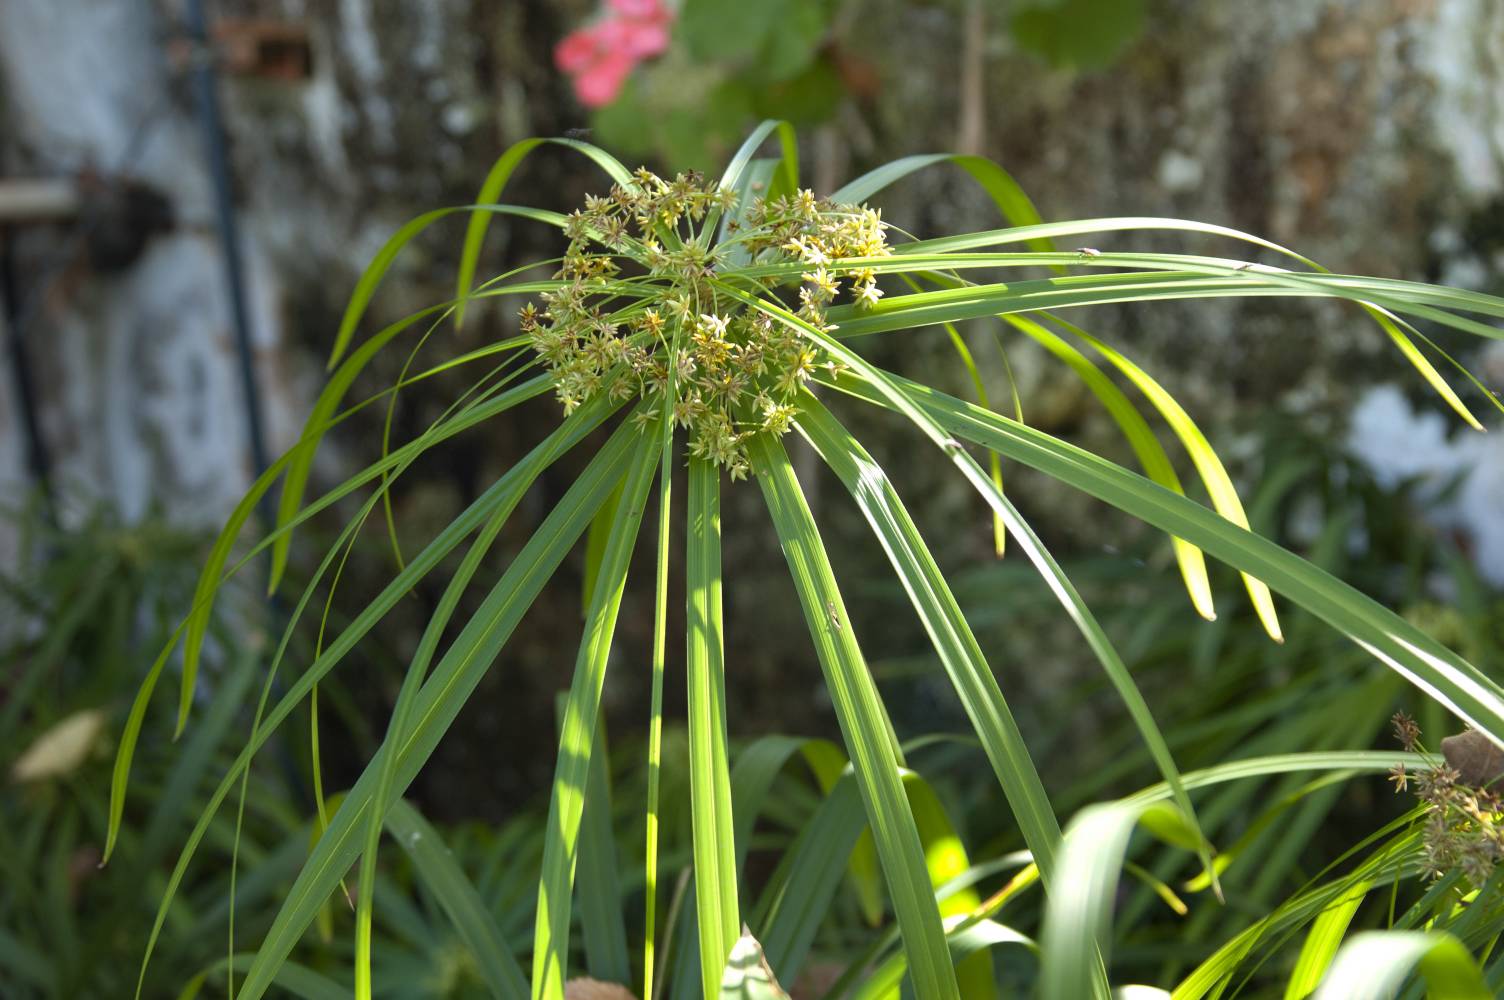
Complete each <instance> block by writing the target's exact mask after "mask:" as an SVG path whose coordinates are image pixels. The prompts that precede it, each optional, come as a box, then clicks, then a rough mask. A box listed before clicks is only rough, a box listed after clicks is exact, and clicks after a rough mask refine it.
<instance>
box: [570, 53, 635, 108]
mask: <svg viewBox="0 0 1504 1000" xmlns="http://www.w3.org/2000/svg"><path fill="white" fill-rule="evenodd" d="M636 65H637V60H635V59H633V58H632V57H631V56H630V55H627V54H626V53H625V52H621V51H615V52H609V53H607V54H606V55H605V56H604V57H603V58H601V59H600V60H599V61H597V62H596V63H594V64H593V65H592V66H591V67H590V68H589V69H587V70H585V72H583V73H578V74H576V75H575V78H574V96H575V97H578V98H579V99H580V103H581V104H583V105H585V107H587V108H598V107H601V106H602V105H606V104H610V103H611V102H612V101H614V100H616V95H617V94H619V93H621V87H622V84H624V83H626V82H627V77H628V76H630V75H631V73H632V67H634V66H636Z"/></svg>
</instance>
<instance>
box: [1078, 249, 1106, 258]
mask: <svg viewBox="0 0 1504 1000" xmlns="http://www.w3.org/2000/svg"><path fill="white" fill-rule="evenodd" d="M1076 252H1077V253H1078V254H1080V255H1081V256H1083V257H1100V256H1102V251H1100V250H1098V249H1096V248H1095V247H1077V248H1076Z"/></svg>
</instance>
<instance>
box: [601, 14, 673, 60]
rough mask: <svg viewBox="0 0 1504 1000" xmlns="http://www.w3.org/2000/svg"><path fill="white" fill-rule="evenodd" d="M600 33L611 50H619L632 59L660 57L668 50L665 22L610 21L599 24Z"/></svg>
mask: <svg viewBox="0 0 1504 1000" xmlns="http://www.w3.org/2000/svg"><path fill="white" fill-rule="evenodd" d="M601 31H602V33H603V35H604V36H605V37H606V38H607V39H608V40H609V44H610V47H611V48H614V49H619V50H621V51H623V52H625V53H627V54H628V55H630V56H631V57H632V58H633V59H648V58H651V57H652V56H656V55H662V54H663V51H664V50H665V49H667V48H668V24H667V23H666V22H662V23H660V22H656V21H638V20H628V19H627V18H621V19H611V20H608V21H605V22H603V23H602V24H601Z"/></svg>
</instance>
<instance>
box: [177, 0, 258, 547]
mask: <svg viewBox="0 0 1504 1000" xmlns="http://www.w3.org/2000/svg"><path fill="white" fill-rule="evenodd" d="M184 14H185V20H186V25H185V26H186V28H187V32H188V38H189V41H190V42H191V43H192V46H193V60H192V69H191V75H192V78H193V91H194V98H195V101H196V103H197V104H198V120H199V128H200V129H201V131H202V132H203V140H204V155H205V158H206V159H207V160H208V166H209V176H210V180H211V181H212V182H213V185H214V211H215V217H216V221H217V225H218V228H219V242H220V248H221V250H222V252H223V253H224V259H225V289H226V291H227V292H228V293H229V296H230V319H231V322H232V323H233V325H234V328H235V350H236V353H237V354H238V355H239V360H240V389H241V395H242V401H243V403H244V405H245V419H246V432H247V434H248V436H249V438H250V446H251V464H252V465H254V466H255V471H254V472H253V473H252V474H253V476H259V475H261V473H262V472H264V471H266V467H267V465H268V464H269V460H268V458H267V453H266V437H265V433H264V432H263V429H262V428H263V423H262V411H261V393H260V389H259V387H258V385H257V383H256V369H255V363H254V355H253V351H252V347H251V324H250V309H249V306H248V304H247V302H246V296H245V280H244V265H243V262H242V258H241V255H240V233H239V230H238V228H237V227H236V224H235V202H234V197H233V191H232V188H231V184H230V165H229V162H228V159H227V157H226V156H225V131H224V124H223V120H222V118H221V116H220V112H219V79H218V73H217V72H216V71H215V67H214V59H213V51H212V49H211V48H210V47H209V31H208V27H207V25H206V23H205V21H204V5H203V0H188V2H187V5H186V10H185V12H184ZM261 512H262V516H263V517H265V516H266V515H267V513H268V509H267V504H266V500H265V498H264V497H263V500H262V504H261ZM266 527H267V528H268V529H269V528H270V527H271V521H269V520H268V521H267V523H266Z"/></svg>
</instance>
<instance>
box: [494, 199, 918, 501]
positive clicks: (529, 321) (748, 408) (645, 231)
mask: <svg viewBox="0 0 1504 1000" xmlns="http://www.w3.org/2000/svg"><path fill="white" fill-rule="evenodd" d="M633 176H634V182H633V184H631V185H617V186H615V187H613V188H612V189H611V192H610V193H609V194H608V195H607V196H606V197H594V196H592V197H588V198H587V199H586V201H585V206H584V208H583V209H580V210H578V211H576V212H574V213H573V214H572V215H570V216H569V218H568V220H567V223H566V225H565V233H566V235H567V236H568V237H569V239H570V245H569V250H568V252H567V253H566V255H565V257H564V261H563V264H562V266H561V267H560V269H559V271H558V272H557V274H555V276H554V277H555V278H556V279H557V280H558V281H559V282H560V285H559V287H558V288H557V289H555V290H554V291H551V292H548V293H546V294H544V295H543V296H542V299H543V303H542V304H543V308H542V309H539V308H538V307H537V306H536V305H534V304H532V303H529V304H528V305H527V306H525V307H524V308H523V310H522V313H521V320H522V329H523V331H524V332H525V333H526V334H527V335H528V336H529V337H530V338H531V339H532V342H533V346H534V348H535V349H536V350H537V352H538V354H539V356H540V357H541V358H542V360H543V362H544V363H545V364H546V365H547V366H548V369H549V371H550V372H551V373H552V375H553V378H554V383H555V393H556V395H557V397H558V399H559V402H560V403H561V404H563V407H564V412H565V413H566V414H568V413H570V412H572V411H573V410H574V409H575V408H577V407H578V406H580V405H581V404H583V403H585V402H587V401H589V400H592V399H595V398H598V397H601V396H603V395H604V396H606V397H608V398H610V399H612V400H613V401H617V402H625V401H626V400H629V399H632V398H634V397H641V398H645V399H649V400H654V401H657V402H658V403H659V405H658V406H656V407H651V408H650V410H652V411H654V412H661V411H662V401H663V399H664V395H665V394H666V393H670V392H671V393H672V397H673V398H672V404H671V407H672V415H673V419H674V421H675V422H676V423H677V424H678V425H679V426H681V427H683V428H685V429H686V430H687V432H688V437H689V450H690V454H692V455H694V456H696V457H699V458H704V459H708V460H710V461H714V462H716V463H717V464H719V465H721V466H723V467H725V468H726V469H727V470H729V471H730V473H731V475H732V477H733V478H742V477H745V476H746V474H747V471H748V463H747V454H746V445H747V441H748V439H749V438H750V437H751V436H752V435H753V434H759V433H769V434H784V433H787V432H788V430H789V428H790V425H791V424H792V422H793V419H794V415H795V409H794V399H795V397H796V396H797V394H798V392H799V390H800V388H801V387H802V386H803V385H804V384H805V383H806V382H808V381H809V379H810V378H811V377H812V376H813V375H814V374H815V372H816V371H817V370H818V368H819V367H821V366H822V365H824V366H827V367H830V363H829V362H828V361H826V359H825V358H824V355H823V352H822V351H821V350H820V349H819V348H818V346H817V345H816V343H815V342H814V341H813V340H811V338H810V337H809V336H808V330H807V329H806V328H805V327H804V326H802V325H801V324H799V323H795V322H791V321H788V320H787V319H786V318H784V317H780V316H776V315H774V314H773V313H772V312H769V311H765V310H763V309H759V308H756V307H753V306H749V305H747V304H746V300H747V298H748V297H751V298H753V299H756V300H758V301H760V302H764V303H767V304H769V306H774V305H776V306H784V305H786V304H787V305H792V304H793V303H786V302H785V299H792V298H797V315H798V317H799V319H800V320H801V321H802V322H803V323H804V324H808V326H809V327H812V328H814V329H815V330H818V331H821V332H829V331H830V330H833V329H834V327H832V326H831V325H830V324H829V323H828V322H827V320H826V308H827V307H828V306H829V305H830V304H831V303H833V302H834V301H835V300H836V299H837V297H838V296H839V295H840V294H841V292H842V283H843V282H849V287H850V293H851V297H852V300H853V301H855V302H856V303H858V304H871V303H875V302H876V301H877V300H878V298H879V297H880V296H881V295H882V291H881V290H880V289H879V288H878V287H877V276H876V274H875V273H874V272H873V271H872V270H871V269H868V268H842V269H837V268H836V267H835V265H837V264H838V263H840V262H843V261H847V260H850V259H852V258H865V257H881V256H885V255H886V254H887V253H888V252H889V251H888V246H887V241H886V238H885V235H884V225H883V222H882V218H881V216H880V215H879V214H878V213H877V212H875V211H873V210H871V209H868V208H866V207H864V206H860V205H836V204H834V203H832V202H829V201H825V200H821V199H818V198H816V197H815V196H814V194H813V193H812V192H809V191H799V192H796V193H795V194H794V195H792V196H787V197H780V198H775V199H772V200H763V199H758V200H757V201H755V202H754V203H753V204H752V205H751V206H749V208H748V211H747V212H746V213H745V215H744V216H743V217H742V218H740V219H734V218H730V216H731V215H732V213H733V212H734V210H735V208H736V199H735V197H734V195H733V194H732V193H731V192H728V191H726V190H725V189H722V188H720V187H719V186H718V185H715V184H714V183H707V182H706V181H704V180H703V179H702V178H700V177H699V176H698V175H695V174H680V175H679V176H678V177H676V178H675V179H674V180H673V181H665V180H663V179H662V178H660V177H658V176H656V175H654V174H652V173H651V172H649V171H647V170H639V171H637V173H636V174H634V175H633ZM723 217H725V218H727V219H728V221H727V222H726V224H725V232H726V233H727V238H726V240H725V241H724V242H723V243H721V244H719V245H717V246H716V247H714V248H710V247H708V242H709V241H708V240H706V239H704V238H703V237H702V235H701V233H702V232H706V231H709V230H710V229H711V228H712V227H713V226H715V225H716V224H717V223H718V221H719V219H721V218H723ZM697 226H698V228H699V230H700V232H697ZM735 248H740V249H741V251H743V252H744V253H745V254H747V255H748V256H749V257H750V259H751V260H752V261H753V262H754V263H756V264H767V263H798V264H799V265H801V266H800V268H799V270H798V271H797V274H796V277H797V281H792V282H791V281H790V280H789V279H787V278H785V279H779V278H767V277H757V278H754V277H751V276H749V275H747V274H744V273H741V271H740V270H739V269H737V268H733V267H728V266H726V264H725V261H726V260H727V259H728V257H729V256H730V254H731V253H732V251H733V250H734V249H735ZM796 286H797V291H795V290H794V288H795V287H796Z"/></svg>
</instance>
